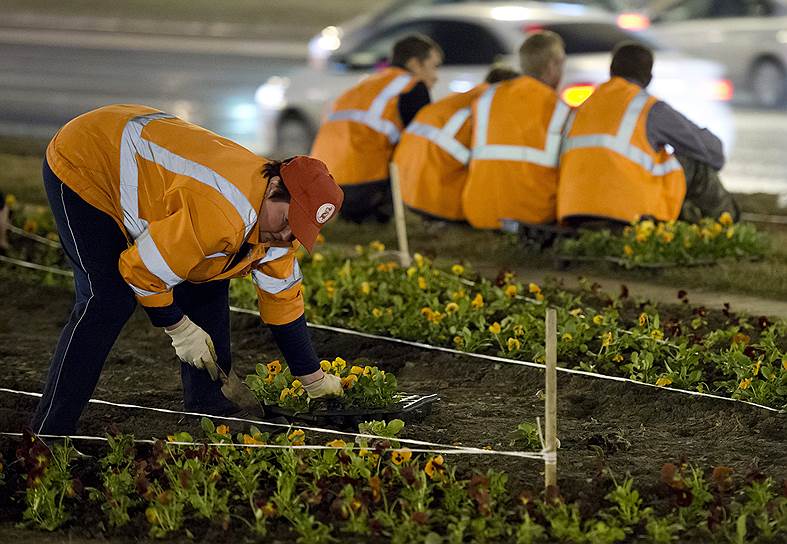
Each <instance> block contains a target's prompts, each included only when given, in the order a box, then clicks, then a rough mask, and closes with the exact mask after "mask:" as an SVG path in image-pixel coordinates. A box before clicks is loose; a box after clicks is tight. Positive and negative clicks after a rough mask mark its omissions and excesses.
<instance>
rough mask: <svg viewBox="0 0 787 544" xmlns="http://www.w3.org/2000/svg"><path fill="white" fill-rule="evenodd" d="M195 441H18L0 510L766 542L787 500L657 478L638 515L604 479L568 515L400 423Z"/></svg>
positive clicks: (102, 524)
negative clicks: (338, 434) (426, 448)
mask: <svg viewBox="0 0 787 544" xmlns="http://www.w3.org/2000/svg"><path fill="white" fill-rule="evenodd" d="M202 426H203V430H204V432H205V435H206V438H205V443H204V444H202V445H180V444H178V442H192V437H191V436H189V435H188V434H187V433H178V434H174V435H172V436H170V437H169V438H168V441H167V442H164V441H157V442H155V444H153V445H152V446H148V445H138V444H135V443H134V442H133V440H132V437H131V436H129V435H119V436H111V437H109V442H108V444H107V447H106V448H102V449H100V450H96V452H95V453H96V454H97V455H98V457H97V458H96V459H87V460H85V459H77V458H76V455H75V452H74V450H73V448H72V447H71V446H70V445H69V444H68V443H66V444H65V445H56V446H54V447H53V449H52V452H50V451H49V450H48V449H47V448H46V447H45V446H43V445H42V444H41V443H40V442H37V441H34V440H33V439H32V438H31V437H29V436H28V437H26V438H25V439H24V442H23V443H22V445H21V447H20V448H19V449H18V452H17V457H18V459H19V462H17V463H9V464H7V465H5V466H3V465H0V468H2V469H4V470H0V475H2V478H3V479H2V482H3V484H4V485H3V486H2V487H0V504H3V505H4V508H5V512H6V515H7V516H10V517H11V518H13V519H16V520H18V521H23V523H24V524H25V525H26V526H28V527H33V528H38V529H44V530H48V531H53V530H57V529H61V528H68V527H70V528H71V530H72V531H74V530H77V531H79V530H83V531H88V530H89V531H90V534H92V535H94V536H95V535H96V534H97V533H103V534H105V535H107V536H113V535H122V536H124V537H128V536H134V535H139V536H142V535H145V534H147V535H148V536H150V537H153V538H162V539H171V538H174V537H177V536H179V535H184V536H186V537H188V538H198V539H206V540H209V541H222V542H224V541H237V540H238V539H239V538H240V539H241V540H243V539H247V538H258V539H259V538H263V539H274V540H280V541H284V540H296V541H297V542H302V543H323V542H335V541H337V539H338V540H342V539H348V538H349V539H352V538H362V539H364V540H367V539H370V538H374V539H375V540H380V539H383V540H386V541H390V542H398V543H407V542H465V541H473V542H517V543H523V544H524V543H536V542H558V541H559V542H587V543H594V544H595V543H614V542H622V541H633V540H639V539H646V540H647V541H648V542H663V543H667V542H672V541H675V540H679V541H681V542H686V541H689V540H691V541H698V542H708V541H710V540H714V541H720V542H754V541H758V542H776V541H779V539H781V538H784V537H785V536H786V535H787V497H785V496H783V494H782V491H781V490H780V489H779V488H778V486H777V485H776V484H775V483H774V481H773V480H771V479H770V478H767V477H766V476H764V475H762V474H760V473H752V474H750V475H748V476H747V478H746V480H745V482H744V481H741V479H740V478H737V477H735V476H736V475H735V474H733V471H732V470H731V469H729V468H727V467H716V468H715V469H713V470H712V471H703V470H700V469H697V468H694V467H691V466H689V465H686V464H677V465H675V464H667V465H664V466H663V467H662V469H661V482H662V484H661V490H660V491H659V495H660V496H661V497H662V498H660V499H659V500H658V501H655V503H654V504H651V500H652V497H643V496H642V495H641V494H640V492H639V491H638V490H637V489H635V487H634V482H633V481H632V480H630V479H626V480H624V481H622V482H620V483H617V482H615V480H614V478H610V477H609V476H608V475H602V476H600V477H596V479H595V482H594V485H595V487H596V488H599V491H600V492H601V494H602V496H604V497H605V498H604V500H603V501H601V500H599V501H593V502H590V503H583V502H568V501H566V500H564V499H562V498H561V497H560V496H559V495H558V493H557V490H552V492H550V493H548V494H547V495H546V496H544V495H542V494H539V493H538V492H534V491H532V490H530V489H512V487H511V485H509V483H508V478H507V476H506V475H505V474H504V473H501V472H498V471H494V470H489V471H486V472H477V471H473V472H472V473H470V474H466V475H460V474H457V471H456V470H455V468H454V467H453V465H452V462H451V459H449V458H448V456H444V455H441V454H439V453H433V454H416V453H414V452H412V451H411V450H409V449H408V448H404V447H399V444H398V443H397V441H396V438H395V436H393V435H395V434H396V432H398V431H399V430H401V424H399V425H396V426H395V427H394V425H392V424H391V423H389V424H388V425H387V426H386V425H384V424H381V423H377V422H372V423H371V424H369V425H367V426H366V430H367V431H368V430H370V429H377V430H379V431H381V432H382V433H386V434H388V435H390V436H385V437H381V438H379V439H375V440H371V441H367V440H365V439H364V440H359V441H358V443H350V444H348V443H346V442H344V441H343V440H333V441H331V442H328V443H327V448H328V449H323V450H309V449H297V447H298V446H303V445H304V440H305V438H306V436H305V433H304V432H303V431H301V430H292V431H290V432H288V433H283V434H280V435H278V436H276V437H271V436H269V435H267V434H265V433H260V432H259V431H258V430H256V429H254V428H252V429H250V430H249V431H248V433H238V434H236V435H235V436H233V434H232V433H231V431H230V429H229V428H228V427H226V426H219V427H214V425H213V423H212V422H210V421H209V420H203V424H202ZM230 443H234V444H236V445H238V447H230V446H229V444H230ZM264 445H271V446H277V448H270V449H269V448H263V447H261V446H264ZM291 446H295V447H296V449H293V448H292V447H291ZM4 453H5V454H6V455H8V452H7V451H6V452H4ZM7 458H8V457H7ZM534 487H536V488H538V484H537V483H535V482H534ZM665 499H666V500H665ZM656 504H657V506H656ZM87 520H90V523H89V524H86V521H87Z"/></svg>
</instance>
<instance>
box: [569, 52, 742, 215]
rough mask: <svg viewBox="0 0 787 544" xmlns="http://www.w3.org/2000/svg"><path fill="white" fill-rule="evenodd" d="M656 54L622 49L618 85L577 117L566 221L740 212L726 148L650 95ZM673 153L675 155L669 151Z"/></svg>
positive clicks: (617, 56) (572, 121)
mask: <svg viewBox="0 0 787 544" xmlns="http://www.w3.org/2000/svg"><path fill="white" fill-rule="evenodd" d="M652 68H653V52H652V51H651V50H650V49H648V48H647V47H645V46H643V45H640V44H638V43H632V42H626V43H623V44H620V45H619V46H618V47H616V48H615V51H614V52H613V57H612V66H611V68H610V74H611V76H612V78H611V79H610V80H609V81H607V82H606V83H603V84H602V85H600V86H599V88H598V89H596V91H595V92H594V93H593V94H592V95H591V96H590V98H588V100H587V101H586V102H585V103H584V104H582V105H581V106H579V107H578V108H577V109H576V111H575V112H574V113H572V115H571V117H570V118H569V121H568V122H567V124H566V128H565V140H564V143H563V149H562V157H561V160H560V183H559V185H558V199H557V209H558V218H559V220H560V221H561V222H563V223H566V224H568V225H571V226H579V225H583V224H584V225H588V224H590V223H591V222H596V221H598V220H599V219H602V220H604V221H608V220H612V221H613V222H620V223H630V222H632V221H634V220H637V219H638V218H641V217H651V218H654V219H657V220H661V221H669V220H674V219H678V218H679V217H680V218H682V219H686V220H697V219H698V218H699V217H698V214H697V213H696V210H695V207H696V209H698V210H699V212H700V213H701V215H706V216H710V217H718V216H719V215H721V213H722V212H725V211H727V212H729V213H731V214H732V215H733V217H734V218H736V219H737V216H738V207H737V205H736V204H735V201H734V200H733V198H732V196H731V195H730V194H729V193H728V192H727V191H726V190H725V189H724V187H723V186H722V184H721V181H720V180H719V177H718V170H720V169H721V167H722V166H723V165H724V154H723V150H722V145H721V141H720V140H719V139H718V138H717V137H716V136H714V135H713V134H712V133H711V132H710V131H708V130H707V129H704V128H699V127H698V126H696V125H695V124H694V123H692V122H691V121H689V120H688V119H687V118H686V117H684V116H683V115H682V114H680V113H678V112H677V111H675V110H674V109H672V108H671V107H670V106H669V105H668V104H666V103H665V102H662V101H660V100H658V99H656V98H654V97H653V96H650V95H649V94H648V93H647V91H646V90H645V89H646V88H647V86H648V84H649V83H650V80H651V78H652ZM667 146H670V147H672V149H674V151H675V153H674V155H673V154H672V153H671V152H670V151H668V150H667Z"/></svg>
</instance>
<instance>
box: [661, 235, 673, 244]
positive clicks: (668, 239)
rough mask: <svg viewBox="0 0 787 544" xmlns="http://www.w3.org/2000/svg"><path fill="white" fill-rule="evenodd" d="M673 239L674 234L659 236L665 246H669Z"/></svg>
mask: <svg viewBox="0 0 787 544" xmlns="http://www.w3.org/2000/svg"><path fill="white" fill-rule="evenodd" d="M674 239H675V234H673V233H671V232H664V233H662V234H661V241H662V242H664V243H665V244H669V243H670V242H672V241H673V240H674Z"/></svg>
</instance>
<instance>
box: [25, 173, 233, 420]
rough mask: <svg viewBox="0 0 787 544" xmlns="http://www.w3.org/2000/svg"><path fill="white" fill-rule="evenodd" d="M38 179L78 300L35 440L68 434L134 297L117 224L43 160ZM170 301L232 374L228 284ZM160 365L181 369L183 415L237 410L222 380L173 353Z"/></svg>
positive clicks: (182, 288) (184, 288) (185, 289)
mask: <svg viewBox="0 0 787 544" xmlns="http://www.w3.org/2000/svg"><path fill="white" fill-rule="evenodd" d="M43 177H44V187H45V189H46V194H47V198H48V199H49V204H50V206H51V208H52V213H53V215H54V218H55V223H56V225H57V230H58V233H59V235H60V241H61V243H62V245H63V251H64V252H65V254H66V257H67V258H68V261H69V263H70V265H71V268H72V269H73V271H74V290H75V291H76V300H75V302H74V308H73V310H72V311H71V315H70V317H69V319H68V323H66V325H65V327H64V328H63V332H62V333H61V334H60V339H59V341H58V343H57V347H56V348H55V352H54V355H53V356H52V361H51V363H50V366H49V374H48V376H47V380H46V385H45V387H44V394H43V397H42V398H41V401H40V402H39V404H38V407H37V408H36V411H35V414H34V415H33V418H32V421H31V428H32V430H33V431H34V432H36V433H38V434H73V433H74V432H75V431H76V428H77V421H78V420H79V417H80V415H81V414H82V411H83V410H84V408H85V406H86V405H87V403H88V400H89V399H90V397H91V395H92V394H93V391H94V390H95V387H96V383H97V382H98V378H99V375H100V373H101V369H102V367H103V366H104V361H105V360H106V358H107V355H108V354H109V351H110V349H112V346H113V345H114V343H115V340H116V339H117V337H118V335H119V334H120V331H121V329H122V328H123V325H125V323H126V321H128V319H129V318H130V317H131V314H132V313H133V312H134V308H135V307H136V299H135V298H134V294H133V293H132V291H131V289H130V288H129V287H128V285H126V283H125V282H124V281H123V278H122V277H121V276H120V272H119V271H118V258H119V257H120V254H121V253H122V252H123V251H125V250H126V249H127V248H128V244H127V241H126V237H125V236H124V235H123V232H122V231H121V230H120V228H119V227H118V225H117V223H116V222H115V221H114V220H113V219H112V218H111V217H110V216H109V215H107V214H105V213H104V212H102V211H100V210H98V209H96V208H94V207H93V206H91V205H90V204H88V203H87V202H85V201H84V200H82V199H81V198H80V197H79V195H77V194H76V193H75V192H74V191H72V190H71V189H69V188H68V187H67V186H66V185H65V184H64V183H63V182H62V181H60V179H58V177H57V176H56V175H55V174H54V173H53V172H52V170H51V169H50V168H49V165H48V164H47V163H46V161H44V167H43ZM174 297H175V303H176V304H177V305H178V306H179V307H180V308H181V310H183V312H184V313H185V314H186V315H187V316H188V317H189V318H190V319H191V320H192V321H193V322H194V323H196V324H197V325H199V326H200V327H202V328H203V329H204V330H205V331H206V332H207V333H208V334H210V336H211V338H212V339H213V344H214V346H215V348H216V355H217V357H218V364H219V366H221V367H222V368H223V369H224V370H225V371H229V369H230V366H231V364H232V362H231V355H230V319H229V280H224V281H212V282H207V283H200V284H195V283H189V282H183V283H182V284H180V285H178V286H176V287H175V288H174ZM161 334H162V335H164V332H163V331H162V332H161ZM159 364H160V365H161V366H162V367H164V370H163V371H164V372H166V371H167V370H166V369H167V368H171V367H174V366H175V365H179V366H180V374H181V381H182V384H183V397H184V403H185V408H186V410H189V411H196V412H204V413H209V414H215V415H227V414H228V413H231V412H232V411H234V410H235V409H236V407H235V406H234V405H233V404H232V403H231V402H230V401H229V400H227V399H226V398H225V397H224V395H222V393H221V384H220V382H213V381H211V379H210V376H209V375H208V373H207V372H206V371H204V370H199V369H196V368H194V367H192V366H190V365H188V364H185V363H181V362H179V360H178V359H177V358H176V356H175V352H174V350H173V351H172V352H169V353H167V352H164V353H162V354H161V361H160V363H159ZM151 371H154V372H156V373H159V372H162V369H159V368H156V369H151ZM173 371H174V368H173ZM108 400H111V399H108Z"/></svg>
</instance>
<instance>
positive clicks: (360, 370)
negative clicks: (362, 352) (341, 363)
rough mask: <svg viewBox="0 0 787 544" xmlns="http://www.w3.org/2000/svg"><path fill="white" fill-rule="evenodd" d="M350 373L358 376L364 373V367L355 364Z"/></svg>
mask: <svg viewBox="0 0 787 544" xmlns="http://www.w3.org/2000/svg"><path fill="white" fill-rule="evenodd" d="M350 374H355V375H356V376H360V375H361V374H363V367H360V366H357V365H353V366H352V367H351V368H350Z"/></svg>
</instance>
